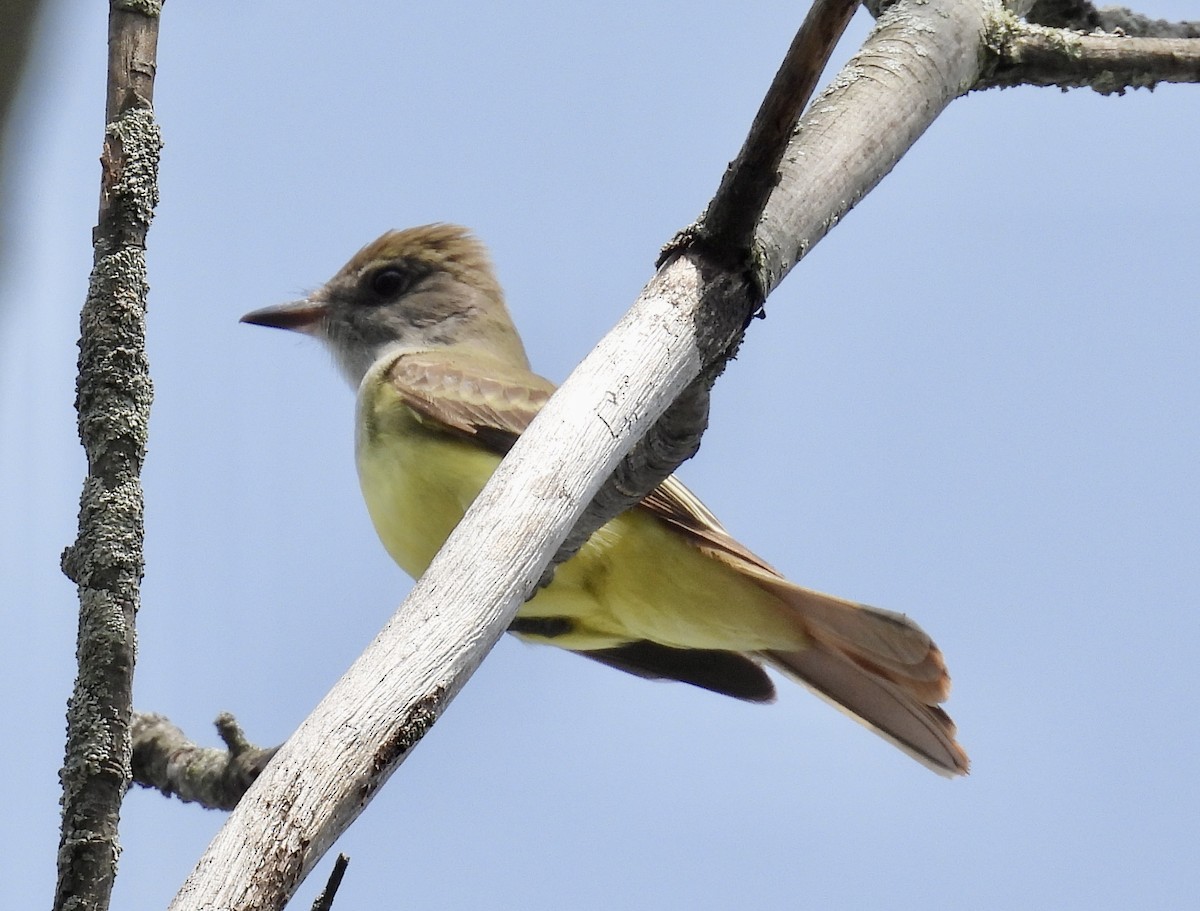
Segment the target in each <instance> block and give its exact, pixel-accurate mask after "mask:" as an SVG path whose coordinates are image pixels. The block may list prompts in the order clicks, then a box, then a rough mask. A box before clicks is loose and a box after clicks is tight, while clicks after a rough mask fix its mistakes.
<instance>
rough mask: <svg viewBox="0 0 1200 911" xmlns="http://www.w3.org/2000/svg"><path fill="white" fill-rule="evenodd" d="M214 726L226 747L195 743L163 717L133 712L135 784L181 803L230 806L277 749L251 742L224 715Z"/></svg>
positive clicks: (207, 806) (233, 804)
mask: <svg viewBox="0 0 1200 911" xmlns="http://www.w3.org/2000/svg"><path fill="white" fill-rule="evenodd" d="M216 725H217V733H218V734H219V735H220V737H221V741H222V742H223V743H224V744H225V746H226V749H224V750H214V749H210V748H206V747H201V746H197V745H196V744H195V743H192V741H190V740H188V738H187V737H186V736H185V735H184V733H183V731H181V730H180V729H179V728H177V727H176V726H175V725H173V724H172V723H171V722H170V720H168V719H167V718H166V717H164V716H163V715H155V714H150V713H143V712H135V713H134V716H133V781H134V783H135V784H138V785H141V786H142V787H145V788H153V789H155V790H156V791H161V792H162V793H163V795H164V796H166V797H171V796H175V797H178V798H179V799H180V800H182V801H183V802H184V803H198V804H200V805H201V806H202V807H206V808H208V809H210V810H232V809H233V808H234V807H235V806H236V805H237V802H238V801H239V800H241V799H242V795H243V794H245V793H246V789H247V788H249V787H250V785H252V784H253V783H254V780H255V779H256V778H258V776H259V774H260V773H261V772H262V770H263V769H264V768H265V767H266V765H267V763H268V762H269V761H270V759H271V757H272V756H274V755H275V753H276V751H277V750H278V749H279V748H278V747H274V748H270V749H264V748H262V747H256V746H254V745H253V744H252V743H250V742H249V741H248V740H247V739H246V736H245V734H243V733H242V729H241V727H239V726H238V723H237V721H236V720H234V717H233V716H232V715H230V714H228V713H223V714H221V715H219V716H218V717H217V722H216Z"/></svg>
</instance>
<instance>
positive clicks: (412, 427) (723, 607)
mask: <svg viewBox="0 0 1200 911" xmlns="http://www.w3.org/2000/svg"><path fill="white" fill-rule="evenodd" d="M390 415H391V419H390V420H389V421H388V426H387V427H384V428H380V427H378V426H374V427H373V428H371V429H368V430H367V431H366V432H362V431H360V438H359V441H358V451H357V461H358V472H359V481H360V484H361V486H362V491H363V496H364V498H365V500H366V504H367V510H368V512H369V513H370V515H371V520H372V521H373V522H374V524H375V530H376V532H377V533H378V535H379V538H380V540H381V541H382V542H383V545H384V547H385V548H386V549H387V551H388V553H389V554H390V555H391V556H392V559H394V560H395V561H396V562H397V563H398V564H399V565H400V566H401V568H403V569H404V570H405V571H406V572H407V573H408V574H409V575H411V576H413V578H416V577H418V576H420V575H421V573H423V572H424V571H425V569H426V567H427V566H428V565H429V563H430V561H431V560H432V559H433V557H434V554H436V553H437V550H438V548H440V547H441V545H442V543H443V542H444V541H445V539H446V537H447V536H448V535H449V534H450V532H451V531H452V530H453V529H454V527H455V526H456V525H457V524H458V522H459V520H460V519H461V518H462V516H463V513H464V512H465V511H466V509H467V507H468V506H469V505H470V504H471V502H472V501H473V500H474V499H475V497H476V496H477V495H478V493H479V491H480V490H481V489H482V488H483V485H484V483H485V482H486V481H487V479H488V478H489V477H490V476H491V474H492V472H493V471H494V470H495V468H496V466H497V465H498V464H499V462H500V459H499V457H498V456H497V455H495V454H494V453H492V452H490V451H488V450H485V449H482V448H480V447H478V446H476V445H473V444H472V443H471V442H469V441H466V440H464V439H462V438H459V437H456V436H451V435H448V434H444V433H440V432H436V431H434V430H431V429H430V428H428V427H427V426H425V425H423V424H421V423H420V422H419V421H418V420H417V418H416V417H415V416H414V415H412V413H411V412H408V410H407V409H406V408H403V406H401V410H400V413H399V416H397V412H396V410H395V409H392V410H390ZM362 426H363V424H362V421H360V428H361V427H362ZM789 615H790V611H789V610H788V609H787V608H786V607H785V606H784V605H782V604H781V603H780V601H779V600H778V599H777V598H775V597H773V596H772V595H770V594H769V593H768V592H767V591H766V590H764V589H762V588H760V587H759V586H757V585H755V584H754V583H753V582H751V581H749V580H748V579H746V578H745V577H744V576H742V575H740V574H739V573H737V572H736V571H735V570H733V569H731V568H730V567H728V566H726V565H725V564H723V563H719V562H718V561H716V560H713V559H711V558H709V557H707V556H705V555H704V554H703V553H701V552H700V551H698V550H697V549H696V548H695V547H693V546H692V545H691V544H690V543H689V542H688V541H687V540H685V539H684V538H682V537H681V536H680V535H679V534H678V533H676V532H675V531H673V530H672V529H671V528H670V527H668V526H667V525H666V524H664V523H663V522H661V521H660V520H658V519H657V518H656V517H654V516H653V515H651V514H649V513H647V512H645V511H642V510H636V509H635V510H631V511H630V512H627V513H625V514H623V515H621V516H618V517H617V518H615V519H613V520H612V521H610V522H609V523H608V524H607V525H605V526H604V527H603V528H601V529H600V530H599V531H597V532H596V533H595V534H594V535H592V537H591V539H590V540H589V541H588V542H587V544H585V545H584V547H583V548H581V550H580V552H579V553H578V554H576V555H575V556H574V557H573V558H571V559H570V560H568V561H567V562H566V563H564V564H563V565H562V566H560V567H559V568H558V570H557V571H556V574H555V578H554V582H553V583H552V584H551V585H549V586H548V587H547V588H545V589H543V590H542V591H540V592H538V594H537V595H536V596H535V597H533V598H532V599H531V600H530V601H528V602H527V603H526V604H525V605H523V606H522V608H521V610H520V611H519V613H518V616H520V617H523V618H544V617H556V618H557V617H563V618H568V619H570V620H571V621H572V622H571V629H570V631H569V632H565V633H561V634H559V635H555V636H553V637H551V638H546V639H545V640H544V641H547V642H549V643H551V644H554V645H558V646H560V647H563V648H569V649H575V650H588V649H598V648H609V647H613V646H616V645H620V644H622V643H625V642H629V641H633V640H642V639H646V640H650V641H654V642H658V643H661V644H663V645H669V646H673V647H677V648H705V649H731V650H736V651H757V650H761V649H785V650H790V649H795V648H799V647H802V646H803V645H804V644H805V640H804V637H803V634H802V633H801V632H800V631H799V629H798V628H797V624H796V621H795V619H794V617H792V616H789ZM527 638H537V637H527Z"/></svg>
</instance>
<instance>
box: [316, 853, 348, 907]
mask: <svg viewBox="0 0 1200 911" xmlns="http://www.w3.org/2000/svg"><path fill="white" fill-rule="evenodd" d="M349 865H350V858H349V857H347V856H346V855H345V854H339V855H338V856H337V860H335V861H334V862H333V871H332V872H331V873H330V874H329V881H328V882H326V883H325V888H324V889H322V890H321V894H320V895H318V896H317V898H316V901H314V902H313V904H312V911H330V909H331V908H333V899H334V896H336V895H337V890H338V889H339V888H341V885H342V877H343V876H345V875H346V867H347V866H349Z"/></svg>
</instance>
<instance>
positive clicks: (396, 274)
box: [367, 266, 410, 298]
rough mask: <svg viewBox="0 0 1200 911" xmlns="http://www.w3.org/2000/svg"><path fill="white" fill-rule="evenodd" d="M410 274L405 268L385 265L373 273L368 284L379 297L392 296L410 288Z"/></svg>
mask: <svg viewBox="0 0 1200 911" xmlns="http://www.w3.org/2000/svg"><path fill="white" fill-rule="evenodd" d="M409 279H410V276H409V274H408V273H407V272H405V271H404V270H403V269H398V268H396V267H395V266H384V267H383V268H382V269H379V270H378V271H377V272H374V273H372V274H371V276H370V277H369V278H368V279H367V284H368V285H369V286H370V288H371V292H372V293H373V294H375V295H377V296H379V297H386V298H392V297H396V296H397V295H399V294H403V293H404V292H405V291H407V290H408V284H409Z"/></svg>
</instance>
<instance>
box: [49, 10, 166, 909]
mask: <svg viewBox="0 0 1200 911" xmlns="http://www.w3.org/2000/svg"><path fill="white" fill-rule="evenodd" d="M126 6H127V4H122V3H116V2H114V3H113V4H112V5H111V7H110V13H109V86H108V105H107V120H108V124H107V126H106V127H105V137H104V150H103V152H102V154H101V158H100V163H101V197H100V216H99V224H98V226H97V228H96V231H95V236H94V243H95V260H94V266H93V269H92V276H91V282H90V286H89V288H88V295H87V299H86V301H85V302H84V305H83V312H82V315H81V319H80V340H79V379H78V382H77V384H76V401H75V406H76V410H77V411H78V413H79V439H80V441H81V442H82V443H83V447H84V450H85V452H86V453H87V459H88V476H87V478H86V479H85V480H84V484H83V493H82V494H81V496H80V506H79V533H78V537H77V538H76V540H75V543H74V545H72V546H71V547H69V548H67V550H66V552H65V553H64V554H63V571H64V572H65V573H66V574H67V575H68V576H69V577H70V578H71V580H72V581H73V582H75V584H76V586H77V587H78V590H79V638H78V646H77V659H78V662H79V670H78V676H77V677H76V680H75V688H74V692H73V693H72V696H71V701H70V704H69V706H68V709H67V746H66V759H65V761H64V765H63V770H62V776H61V777H62V783H63V819H62V838H61V841H60V844H59V854H58V885H57V889H56V893H55V898H54V907H55V908H56V909H61V908H66V907H70V908H73V909H75V908H95V909H103V908H107V907H108V903H109V898H110V896H111V893H112V884H113V879H114V877H115V875H116V863H117V855H118V853H119V847H118V844H117V820H118V817H119V814H120V807H121V799H122V797H123V796H124V794H125V790H126V788H127V787H128V783H129V777H130V752H131V746H130V731H129V723H130V713H131V711H132V696H131V689H132V682H133V665H134V651H135V643H136V637H135V631H134V630H135V627H134V621H135V618H136V614H137V608H138V597H139V594H138V593H139V586H140V584H141V578H142V566H143V559H142V533H143V522H142V490H141V484H140V482H139V476H140V473H141V468H142V460H143V458H144V456H145V446H146V425H147V422H148V420H149V416H150V400H151V397H152V391H151V385H150V374H149V368H148V365H147V362H146V350H145V335H146V332H145V328H146V327H145V314H146V295H147V286H146V262H145V240H146V232H147V230H148V229H149V226H150V219H151V217H152V216H153V212H154V206H155V204H156V203H157V202H158V188H157V176H158V154H159V150H160V148H161V146H162V142H161V139H160V137H159V132H158V126H157V124H156V123H155V121H154V115H153V112H152V111H151V98H152V94H153V90H154V82H153V75H154V68H155V55H156V48H157V43H158V11H157V9H139V10H137V11H129V10H127V9H125V7H126ZM140 6H141V7H148V6H150V5H149V4H141V5H140Z"/></svg>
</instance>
